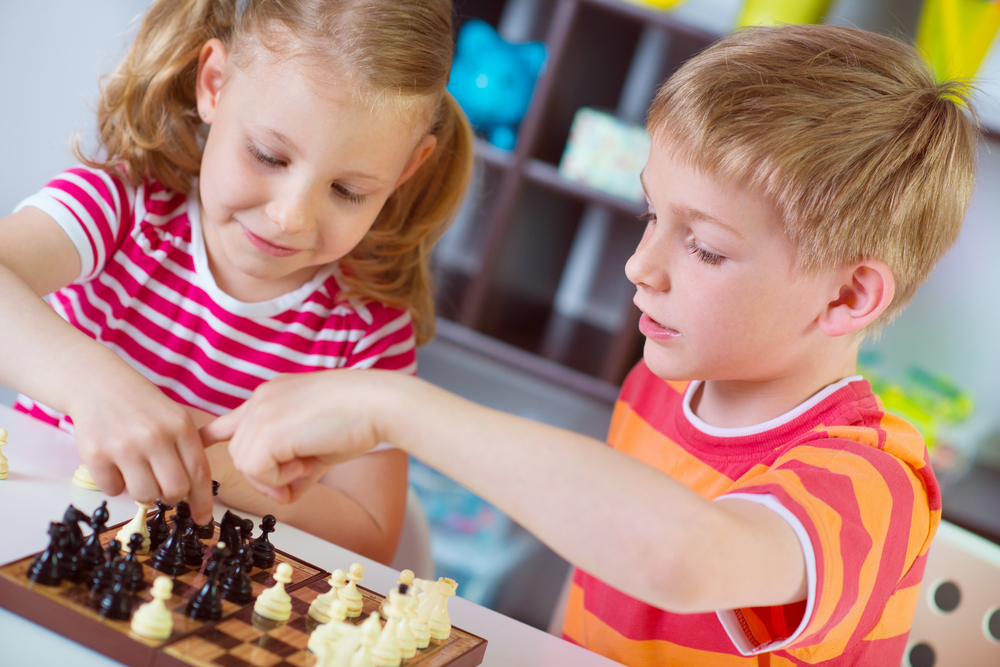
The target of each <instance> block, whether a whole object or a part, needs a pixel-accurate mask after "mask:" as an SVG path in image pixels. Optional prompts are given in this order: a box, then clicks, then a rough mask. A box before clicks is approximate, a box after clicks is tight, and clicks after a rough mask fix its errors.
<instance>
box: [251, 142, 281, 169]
mask: <svg viewBox="0 0 1000 667" xmlns="http://www.w3.org/2000/svg"><path fill="white" fill-rule="evenodd" d="M247 150H249V151H250V155H253V157H254V159H255V160H257V162H260V163H261V164H263V165H267V166H268V167H284V166H285V165H286V164H287V163H286V162H285V161H284V160H279V159H278V158H274V157H271V156H270V155H268V154H267V153H264V152H262V151H261V150H260V149H259V148H257V147H256V146H254V145H253V144H250V145H249V146H247Z"/></svg>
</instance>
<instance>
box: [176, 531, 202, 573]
mask: <svg viewBox="0 0 1000 667" xmlns="http://www.w3.org/2000/svg"><path fill="white" fill-rule="evenodd" d="M181 554H182V555H183V556H184V563H185V564H186V565H189V566H191V567H200V566H201V560H202V558H203V557H204V555H205V544H204V543H203V542H202V541H201V540H200V539H198V526H196V525H195V524H194V522H191V523H189V524H188V526H187V527H186V528H185V529H184V533H183V534H181Z"/></svg>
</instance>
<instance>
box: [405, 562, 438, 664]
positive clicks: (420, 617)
mask: <svg viewBox="0 0 1000 667" xmlns="http://www.w3.org/2000/svg"><path fill="white" fill-rule="evenodd" d="M437 591H438V582H436V581H428V580H426V579H414V580H413V596H414V598H416V604H415V606H414V607H413V608H412V609H411V610H410V611H409V612H408V613H409V621H410V629H411V630H413V636H414V637H416V639H417V648H418V649H425V648H427V647H428V646H430V643H431V627H430V620H431V612H432V611H433V610H434V603H435V602H436V601H437ZM424 612H426V615H424Z"/></svg>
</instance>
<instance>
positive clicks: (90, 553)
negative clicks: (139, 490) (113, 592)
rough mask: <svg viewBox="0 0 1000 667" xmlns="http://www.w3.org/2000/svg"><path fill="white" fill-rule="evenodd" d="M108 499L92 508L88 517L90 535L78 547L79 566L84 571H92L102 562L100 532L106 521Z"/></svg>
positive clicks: (102, 550)
mask: <svg viewBox="0 0 1000 667" xmlns="http://www.w3.org/2000/svg"><path fill="white" fill-rule="evenodd" d="M108 516H109V515H108V501H107V500H105V501H104V502H103V503H101V506H100V507H98V508H97V509H96V510H94V513H93V514H92V515H91V517H90V530H91V531H92V532H91V533H90V536H89V537H88V538H87V539H86V540H84V542H83V546H82V547H80V551H79V552H78V553H79V556H80V567H81V568H82V569H83V571H84V572H88V573H89V572H92V571H94V570H95V569H97V568H99V567H100V566H101V565H103V564H104V549H103V548H102V547H101V533H103V532H104V528H105V526H106V525H107V523H108Z"/></svg>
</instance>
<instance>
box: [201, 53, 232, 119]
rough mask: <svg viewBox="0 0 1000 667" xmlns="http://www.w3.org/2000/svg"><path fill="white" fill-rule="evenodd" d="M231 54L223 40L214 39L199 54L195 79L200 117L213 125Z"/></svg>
mask: <svg viewBox="0 0 1000 667" xmlns="http://www.w3.org/2000/svg"><path fill="white" fill-rule="evenodd" d="M228 58H229V54H228V53H227V52H226V47H225V45H224V44H223V43H222V41H221V40H219V39H215V38H212V39H210V40H208V41H207V42H205V45H204V46H202V47H201V53H199V54H198V75H197V78H196V79H195V84H194V87H195V98H196V99H197V101H198V115H199V116H201V119H202V120H203V121H204V122H206V123H208V124H209V125H211V124H212V121H213V120H214V119H215V109H216V107H217V106H218V103H219V95H220V94H221V92H222V82H223V74H224V73H225V71H226V60H227V59H228Z"/></svg>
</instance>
